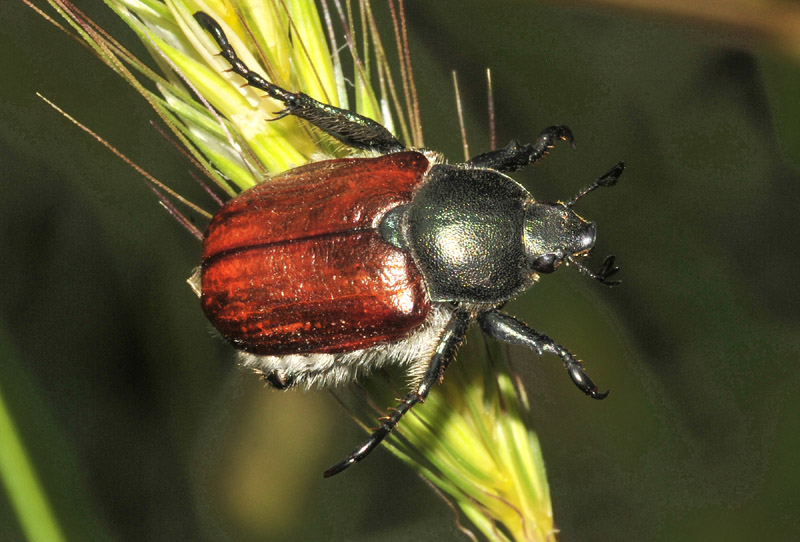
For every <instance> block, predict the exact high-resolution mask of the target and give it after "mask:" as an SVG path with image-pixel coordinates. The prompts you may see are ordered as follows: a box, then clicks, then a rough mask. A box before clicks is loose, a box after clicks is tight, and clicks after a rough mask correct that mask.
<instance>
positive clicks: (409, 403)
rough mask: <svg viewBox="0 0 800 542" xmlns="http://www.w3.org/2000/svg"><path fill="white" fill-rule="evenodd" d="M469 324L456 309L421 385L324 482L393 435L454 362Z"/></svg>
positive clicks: (464, 313)
mask: <svg viewBox="0 0 800 542" xmlns="http://www.w3.org/2000/svg"><path fill="white" fill-rule="evenodd" d="M471 323H472V315H471V314H470V313H469V312H468V311H466V310H464V309H457V310H456V311H455V312H454V313H453V316H452V317H451V318H450V321H449V322H448V323H447V326H445V328H444V332H443V333H442V336H441V337H440V339H439V345H438V346H437V347H436V350H435V351H434V353H433V357H431V361H430V363H429V364H428V370H427V371H426V372H425V375H424V376H423V377H422V381H421V382H420V384H419V386H418V387H417V389H416V390H414V391H412V392H411V393H409V394H408V395H406V397H405V399H403V400H402V401H401V402H400V404H399V405H398V406H397V408H396V409H395V410H394V412H392V414H391V416H388V417H386V418H382V420H383V423H382V424H381V425H380V426H379V427H378V428H377V429H375V430H374V431H373V432H372V434H371V435H370V436H369V438H368V439H367V440H366V441H365V442H364V443H363V444H362V445H361V446H359V447H358V448H356V449H355V450H353V452H352V453H351V454H350V455H349V456H347V459H345V460H344V461H342V462H340V463H338V464H336V465H334V466H333V467H331V468H329V469H328V470H326V471H325V472H324V474H323V476H324V477H325V478H329V477H331V476H333V475H334V474H339V473H340V472H342V471H343V470H344V469H346V468H347V467H349V466H350V465H352V464H353V463H357V462H358V461H361V460H362V459H364V458H365V457H366V456H367V455H368V454H369V453H370V452H371V451H372V450H374V449H375V447H376V446H377V445H378V444H380V443H381V441H382V440H383V439H384V438H386V436H387V435H388V434H389V433H391V432H392V429H394V427H395V426H396V425H397V422H399V421H400V419H401V418H402V417H403V416H404V415H405V414H406V412H408V411H409V410H411V407H413V406H414V405H416V404H417V403H422V402H424V401H425V398H426V397H427V396H428V392H430V391H431V388H432V387H433V385H434V384H436V382H438V381H439V380H440V379H441V378H442V376H443V375H444V371H445V369H447V366H448V365H450V362H451V361H453V359H454V358H455V355H456V350H458V347H459V345H460V344H461V342H462V341H463V340H464V336H465V335H466V333H467V329H468V328H469V325H470V324H471Z"/></svg>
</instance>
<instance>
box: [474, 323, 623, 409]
mask: <svg viewBox="0 0 800 542" xmlns="http://www.w3.org/2000/svg"><path fill="white" fill-rule="evenodd" d="M478 322H479V323H480V325H481V329H483V332H484V333H486V334H487V335H489V336H490V337H492V338H494V339H497V340H498V341H503V342H506V343H509V344H518V345H521V346H527V347H528V348H530V349H532V350H535V351H536V352H537V353H539V354H541V353H542V352H550V353H551V354H555V355H557V356H558V357H560V358H561V361H563V362H564V367H565V368H566V369H567V373H569V377H570V378H571V379H572V381H573V382H574V383H575V385H576V386H578V389H580V390H581V391H582V392H583V393H585V394H586V395H588V396H589V397H591V398H592V399H605V398H606V396H607V395H608V392H605V393H599V392H598V391H597V386H595V385H594V382H592V380H591V379H590V378H589V376H588V375H587V374H586V372H585V371H584V370H583V366H582V365H581V362H580V360H578V358H576V357H575V356H574V355H572V353H571V352H570V351H569V350H567V349H566V348H564V347H563V346H561V345H560V344H558V343H557V342H555V341H553V339H551V338H550V337H548V336H547V335H545V334H543V333H539V332H538V331H534V330H533V329H531V328H530V327H528V325H527V324H525V323H524V322H522V321H520V320H517V319H516V318H514V317H513V316H511V315H508V314H505V313H503V312H500V311H498V310H491V311H488V312H484V313H483V314H481V315H480V316H479V317H478Z"/></svg>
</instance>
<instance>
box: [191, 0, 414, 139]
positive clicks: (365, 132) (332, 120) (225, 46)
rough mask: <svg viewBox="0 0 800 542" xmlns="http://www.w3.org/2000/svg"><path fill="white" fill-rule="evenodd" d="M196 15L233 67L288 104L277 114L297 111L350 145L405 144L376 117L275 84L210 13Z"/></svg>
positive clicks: (250, 82) (248, 80)
mask: <svg viewBox="0 0 800 542" xmlns="http://www.w3.org/2000/svg"><path fill="white" fill-rule="evenodd" d="M194 18H195V19H196V20H197V22H198V23H199V24H200V26H202V27H203V28H204V29H205V30H206V31H208V33H209V34H211V36H212V37H213V38H214V41H216V42H217V45H219V48H220V53H221V54H222V56H223V57H225V60H227V61H228V62H229V63H230V65H231V68H232V69H233V71H234V72H235V73H237V74H239V75H241V76H242V77H244V78H245V79H246V80H247V84H248V85H250V86H252V87H254V88H257V89H260V90H263V91H264V92H266V93H267V94H268V95H269V96H270V97H271V98H274V99H276V100H278V101H280V102H282V103H283V104H284V105H285V106H286V108H285V109H284V110H283V111H281V112H280V113H278V117H277V118H281V117H285V116H286V115H294V116H296V117H299V118H301V119H304V120H306V121H308V122H310V123H311V124H313V125H314V126H316V127H317V128H319V129H320V130H322V131H323V132H325V133H327V134H329V135H330V136H332V137H335V138H336V139H338V140H339V141H341V142H342V143H344V144H345V145H347V146H348V147H354V148H357V149H366V150H375V151H378V152H381V153H389V152H393V151H398V150H402V149H403V148H405V147H404V146H403V144H402V143H400V142H399V141H398V140H397V139H396V138H395V137H394V136H393V135H392V134H391V133H390V132H389V130H387V129H386V128H384V127H383V126H382V125H380V124H378V123H377V122H375V121H374V120H372V119H368V118H367V117H363V116H361V115H359V114H357V113H354V112H352V111H348V110H346V109H340V108H338V107H334V106H332V105H328V104H324V103H322V102H319V101H317V100H315V99H314V98H312V97H311V96H308V95H307V94H304V93H302V92H289V91H288V90H285V89H283V88H281V87H279V86H277V85H273V84H272V83H270V82H269V81H267V80H266V79H264V78H263V77H262V76H261V75H259V74H257V73H256V72H254V71H252V70H250V68H248V67H247V65H245V63H244V62H242V60H241V59H240V58H239V56H238V55H237V54H236V51H234V50H233V47H232V46H231V44H230V42H229V41H228V38H227V36H225V32H224V31H223V30H222V28H221V27H220V25H219V23H217V21H215V20H214V19H213V18H212V17H211V16H210V15H208V14H207V13H204V12H202V11H198V12H197V13H195V14H194Z"/></svg>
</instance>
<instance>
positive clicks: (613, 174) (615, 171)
mask: <svg viewBox="0 0 800 542" xmlns="http://www.w3.org/2000/svg"><path fill="white" fill-rule="evenodd" d="M624 169H625V162H619V163H618V164H617V165H616V166H614V167H613V168H611V170H610V171H609V172H608V173H606V174H605V175H603V176H602V177H600V178H599V179H597V180H596V181H595V182H593V183H592V184H590V185H589V186H587V187H586V188H584V189H583V190H581V191H580V192H578V194H577V195H576V196H575V197H574V198H572V199H571V200H569V201H568V202H567V203H566V205H567V207H572V206H573V205H575V204H576V203H578V200H579V199H581V198H582V197H583V196H585V195H586V194H588V193H589V192H591V191H592V190H594V189H596V188H600V187H601V186H614V185H615V184H617V179H619V176H620V175H622V172H623V170H624Z"/></svg>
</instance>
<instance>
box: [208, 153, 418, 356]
mask: <svg viewBox="0 0 800 542" xmlns="http://www.w3.org/2000/svg"><path fill="white" fill-rule="evenodd" d="M427 167H428V161H427V159H425V157H424V156H423V155H421V154H419V153H414V152H404V153H395V154H391V155H387V156H382V157H379V158H374V159H366V158H364V159H349V160H332V161H327V162H317V163H313V164H309V165H308V166H304V167H302V168H298V169H295V170H292V171H290V172H288V173H286V174H284V175H281V176H279V177H276V178H274V179H272V180H269V181H266V182H265V183H263V184H261V185H259V186H257V187H255V188H253V189H251V190H249V191H247V192H244V193H243V194H241V195H240V196H239V197H237V198H235V199H234V200H232V201H231V202H230V203H229V204H228V205H226V206H225V207H224V208H223V209H222V210H221V211H220V212H219V213H217V215H216V216H215V217H214V220H212V222H211V224H209V227H208V230H207V232H206V238H205V240H204V246H203V249H204V250H203V271H202V305H203V310H204V311H205V313H206V315H207V316H208V318H209V319H210V320H211V322H212V323H213V324H214V326H215V327H216V328H217V329H218V330H219V331H220V333H222V335H223V336H225V337H226V338H227V339H228V340H230V341H231V342H233V343H234V344H235V345H236V346H237V347H238V348H241V349H243V350H246V351H248V352H253V353H257V354H266V355H270V354H273V355H280V354H288V353H303V352H345V351H351V350H357V349H361V348H368V347H370V346H372V345H374V344H377V343H380V342H385V341H394V340H397V339H399V338H401V337H403V336H405V335H406V334H408V333H409V332H410V331H411V330H413V329H414V328H416V327H418V326H419V325H420V324H422V323H423V322H424V321H425V318H426V317H427V315H428V312H429V310H430V303H429V301H428V299H427V294H426V292H425V288H424V286H423V284H422V279H421V277H420V275H419V272H418V271H417V269H416V267H415V266H414V264H413V262H412V261H411V258H410V256H409V255H408V254H407V253H406V252H404V251H402V250H400V249H397V248H395V247H393V246H391V245H389V244H388V243H386V242H385V241H383V239H381V237H380V235H379V234H378V232H377V231H376V229H375V228H376V226H377V222H378V221H379V219H380V217H381V216H382V215H383V213H384V212H385V211H387V210H388V209H391V208H392V207H394V206H396V205H399V204H401V203H407V202H408V201H410V199H411V196H412V194H413V192H414V190H415V188H416V186H417V185H418V184H419V183H420V182H421V180H422V178H423V175H424V173H425V171H426V170H427Z"/></svg>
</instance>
